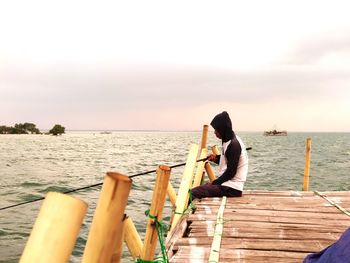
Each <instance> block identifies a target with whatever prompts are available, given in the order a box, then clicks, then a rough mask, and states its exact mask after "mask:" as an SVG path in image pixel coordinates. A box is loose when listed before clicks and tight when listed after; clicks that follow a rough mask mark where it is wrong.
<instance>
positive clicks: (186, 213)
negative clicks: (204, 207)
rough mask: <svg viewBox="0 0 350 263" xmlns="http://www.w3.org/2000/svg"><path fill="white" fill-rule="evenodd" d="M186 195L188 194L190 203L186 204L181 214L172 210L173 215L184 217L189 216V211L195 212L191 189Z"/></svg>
mask: <svg viewBox="0 0 350 263" xmlns="http://www.w3.org/2000/svg"><path fill="white" fill-rule="evenodd" d="M188 193H189V195H190V196H189V199H190V203H189V204H188V206H187V208H186V209H185V210H184V211H183V212H182V213H181V212H177V211H176V209H174V208H173V213H174V214H175V215H184V216H187V215H189V213H190V212H191V211H194V210H196V208H197V207H196V205H195V204H194V203H193V197H192V191H191V189H189V190H188Z"/></svg>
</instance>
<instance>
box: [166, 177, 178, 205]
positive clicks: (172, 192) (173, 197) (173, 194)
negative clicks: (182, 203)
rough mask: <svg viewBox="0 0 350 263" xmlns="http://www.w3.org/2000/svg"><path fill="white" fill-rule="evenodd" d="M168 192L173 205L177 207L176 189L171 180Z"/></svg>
mask: <svg viewBox="0 0 350 263" xmlns="http://www.w3.org/2000/svg"><path fill="white" fill-rule="evenodd" d="M167 194H168V196H169V199H170V202H171V204H172V205H173V207H175V205H176V198H177V197H176V191H175V189H174V187H173V185H172V184H171V182H170V181H169V184H168V189H167Z"/></svg>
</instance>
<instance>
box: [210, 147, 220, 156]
mask: <svg viewBox="0 0 350 263" xmlns="http://www.w3.org/2000/svg"><path fill="white" fill-rule="evenodd" d="M211 152H212V153H213V154H215V155H220V151H219V149H218V147H217V146H216V145H213V146H212V147H211Z"/></svg>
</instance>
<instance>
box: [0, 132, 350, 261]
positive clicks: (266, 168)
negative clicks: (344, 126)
mask: <svg viewBox="0 0 350 263" xmlns="http://www.w3.org/2000/svg"><path fill="white" fill-rule="evenodd" d="M237 135H238V136H240V137H241V138H242V140H243V141H244V143H245V144H246V147H251V148H252V149H251V150H249V174H248V178H247V182H246V184H245V190H270V191H274V190H276V191H279V190H291V191H301V190H302V186H303V175H304V165H305V147H306V140H307V138H311V139H312V146H311V167H310V187H309V189H310V190H311V191H316V190H317V191H350V133H311V132H310V133H304V132H294V133H288V136H263V134H262V132H237ZM200 141H201V131H191V132H188V131H112V132H100V131H68V132H67V133H66V134H63V135H62V136H50V135H0V197H1V198H0V208H2V207H6V206H9V205H13V204H17V203H21V202H26V201H31V200H34V199H37V198H41V197H44V196H45V194H46V193H47V192H52V191H54V192H64V191H68V190H72V189H76V188H80V187H85V186H90V185H93V184H97V183H101V182H102V181H103V179H104V177H105V175H106V172H109V171H116V172H120V173H122V174H125V175H128V176H130V175H135V174H138V173H141V172H145V171H152V170H155V169H156V168H157V167H158V166H159V165H169V166H171V165H175V164H179V163H184V162H185V161H186V159H187V155H188V152H189V149H190V146H191V144H194V143H195V144H200ZM212 145H217V146H218V147H219V149H220V146H221V142H220V140H218V139H217V138H216V137H215V135H214V134H213V132H209V135H208V147H209V146H212ZM215 168H216V167H215V166H214V169H215ZM183 170H184V167H183V166H182V167H178V168H174V169H172V171H171V179H170V180H171V182H172V184H173V186H174V188H175V189H177V188H178V187H179V184H180V182H181V177H182V174H183ZM154 182H155V173H149V174H146V175H143V176H139V177H134V178H133V183H132V189H131V192H130V195H129V200H128V205H127V207H126V211H125V213H126V214H127V215H128V216H130V217H131V218H132V219H133V221H134V223H135V225H136V228H137V230H138V232H139V234H140V236H141V238H143V237H144V234H145V229H146V224H147V217H146V216H145V211H146V210H147V209H148V208H149V207H150V202H151V198H152V191H153V187H154ZM100 190H101V187H92V188H87V189H85V190H83V191H79V192H75V193H72V194H71V195H72V196H74V197H77V198H80V199H82V200H84V201H85V202H86V203H87V204H88V212H87V214H86V216H85V218H84V222H83V225H82V227H81V231H80V233H79V236H78V239H77V242H76V245H75V248H74V250H73V253H72V255H71V257H70V259H69V262H74V263H75V262H80V261H81V258H82V255H83V251H84V247H85V243H86V240H87V236H88V233H89V228H90V225H91V222H92V218H93V214H94V211H95V208H96V204H97V202H98V198H99V193H100ZM41 204H42V201H37V202H33V203H29V204H26V205H22V206H18V207H13V208H9V209H5V210H0V262H6V263H12V262H18V261H19V258H20V256H21V254H22V252H23V249H24V246H25V244H26V242H27V239H28V237H29V235H30V232H31V229H32V227H33V224H34V222H35V219H36V217H37V215H38V212H39V210H40V206H41ZM170 214H171V204H170V202H169V201H168V200H167V201H166V205H165V209H164V211H163V220H164V222H165V223H166V222H169V218H170ZM123 262H133V260H132V258H131V257H130V254H129V252H128V251H127V248H125V247H124V252H123Z"/></svg>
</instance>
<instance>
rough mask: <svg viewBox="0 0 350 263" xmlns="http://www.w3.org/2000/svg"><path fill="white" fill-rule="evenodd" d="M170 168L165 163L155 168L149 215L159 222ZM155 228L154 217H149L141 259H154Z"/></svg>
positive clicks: (156, 236)
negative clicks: (154, 182)
mask: <svg viewBox="0 0 350 263" xmlns="http://www.w3.org/2000/svg"><path fill="white" fill-rule="evenodd" d="M170 170H171V169H170V168H169V167H168V166H165V165H161V166H159V168H158V169H157V179H156V184H155V187H154V191H153V196H152V204H151V208H150V211H149V213H150V216H151V217H155V218H156V220H157V221H158V222H159V221H161V220H162V213H163V208H164V204H165V198H166V193H167V188H168V184H169V178H170ZM157 240H158V235H157V229H156V224H155V219H152V218H149V219H148V224H147V228H146V234H145V240H144V245H143V248H142V252H141V259H142V260H146V261H151V260H153V259H154V253H155V250H156V247H157Z"/></svg>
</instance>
